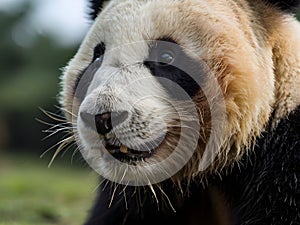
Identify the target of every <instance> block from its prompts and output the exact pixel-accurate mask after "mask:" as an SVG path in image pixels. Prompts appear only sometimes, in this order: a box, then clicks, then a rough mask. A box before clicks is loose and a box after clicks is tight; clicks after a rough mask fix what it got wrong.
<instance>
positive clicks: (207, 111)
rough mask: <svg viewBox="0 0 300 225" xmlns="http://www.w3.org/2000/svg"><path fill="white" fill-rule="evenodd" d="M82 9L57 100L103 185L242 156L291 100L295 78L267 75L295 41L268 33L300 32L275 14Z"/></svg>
mask: <svg viewBox="0 0 300 225" xmlns="http://www.w3.org/2000/svg"><path fill="white" fill-rule="evenodd" d="M91 2H92V3H93V7H94V11H93V12H92V16H93V17H94V18H95V21H94V23H93V25H92V27H91V29H90V31H89V33H88V35H87V37H86V38H85V40H84V42H83V43H82V45H81V47H80V49H79V51H78V53H77V54H76V56H75V57H74V58H73V59H72V60H71V62H70V63H69V65H68V66H67V68H66V69H65V72H64V76H63V81H62V82H63V90H62V93H61V102H62V105H63V107H64V108H65V111H66V112H67V113H66V114H67V117H68V120H70V121H71V122H72V123H73V126H74V136H75V138H76V140H77V143H78V145H79V147H80V150H81V153H82V155H83V156H84V158H85V159H86V160H87V161H88V162H89V163H90V165H91V166H92V167H93V168H94V169H95V170H97V171H98V172H99V173H100V174H101V175H102V176H104V177H105V178H107V179H110V180H113V181H115V182H121V183H125V184H131V185H146V184H151V183H158V182H161V181H163V180H165V179H167V178H170V177H173V178H174V179H175V178H176V179H179V180H180V179H182V178H187V179H190V178H191V177H193V176H195V175H206V174H208V173H210V172H216V171H220V170H221V169H222V168H226V167H228V166H229V165H232V164H233V163H234V162H237V161H238V159H239V158H240V157H241V156H242V155H243V154H244V153H245V152H247V150H249V149H250V147H251V146H252V144H253V143H254V142H255V138H256V137H258V136H259V134H260V133H261V131H262V130H263V129H264V127H265V126H266V125H267V123H268V122H270V115H271V113H272V112H274V114H273V118H279V117H282V116H284V115H285V114H286V113H287V112H288V111H290V110H292V108H293V107H295V105H296V104H298V103H299V101H298V100H299V99H298V97H297V95H296V94H295V93H294V90H297V85H298V83H297V82H299V78H297V79H296V78H294V77H295V76H294V74H292V75H291V76H287V77H285V78H284V79H285V80H284V81H283V80H280V79H281V78H278V77H276V75H277V74H276V73H277V72H276V71H277V63H281V62H279V61H280V60H282V58H281V54H283V53H284V51H287V52H288V51H292V48H295V49H300V47H299V43H296V42H297V37H299V35H298V36H296V37H289V40H290V43H289V45H287V44H286V41H285V40H284V37H283V36H282V35H278V32H282V30H283V29H286V30H287V32H290V33H291V30H292V29H293V30H294V31H295V30H296V32H299V25H298V24H297V22H296V21H295V20H294V19H293V18H292V17H291V16H288V15H285V14H283V13H281V12H280V11H279V10H278V9H277V7H272V6H269V5H265V2H264V1H245V0H240V1H227V0H224V1H223V0H221V1H193V0H185V1H176V0H175V1H174V0H164V1H160V0H147V1H146V0H145V1H138V0H113V1H91ZM251 2H252V3H251ZM253 2H255V4H254V3H253ZM100 8H101V10H100ZM100 11H101V12H100ZM263 14H264V17H263V16H261V15H263ZM271 20H272V21H271ZM284 23H287V24H289V28H284V27H286V26H285V25H284ZM287 35H289V34H287ZM282 45H285V47H284V48H285V49H282V48H281V47H282ZM290 45H291V46H290ZM277 48H278V49H277ZM289 48H290V49H289ZM298 52H299V51H298ZM275 53H276V55H275ZM297 54H298V55H295V56H292V63H291V64H298V65H299V64H300V62H299V53H297ZM286 63H290V62H289V61H286ZM279 69H281V68H279ZM282 70H284V69H282ZM290 70H293V69H290ZM294 70H295V71H292V73H293V72H294V73H295V74H296V73H297V74H298V77H299V66H298V67H297V68H294ZM282 72H284V71H279V72H278V73H282ZM291 77H292V78H291ZM290 78H291V79H290ZM293 79H295V80H294V81H295V82H294V83H292V81H293ZM283 82H285V83H284V84H283V85H285V86H284V89H285V90H284V91H280V90H279V89H280V88H278V87H277V86H276V85H281V84H282V83H283ZM286 83H289V85H290V86H286ZM293 85H294V86H295V85H296V86H295V87H294V86H293ZM281 86H282V85H281ZM281 86H280V87H281ZM286 88H288V89H289V90H286ZM280 104H281V105H284V106H282V107H280V110H277V111H276V110H275V109H277V108H279V107H278V105H280ZM275 111H276V112H275ZM273 122H276V119H274V121H273Z"/></svg>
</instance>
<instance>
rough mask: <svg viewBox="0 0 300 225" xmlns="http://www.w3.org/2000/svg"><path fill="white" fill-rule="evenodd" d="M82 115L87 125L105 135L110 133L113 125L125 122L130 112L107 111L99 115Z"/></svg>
mask: <svg viewBox="0 0 300 225" xmlns="http://www.w3.org/2000/svg"><path fill="white" fill-rule="evenodd" d="M80 116H81V119H82V120H83V122H84V123H85V124H86V125H87V126H89V127H91V128H93V129H95V130H97V133H98V134H102V135H105V134H107V133H109V132H110V131H111V130H112V128H113V127H116V126H117V125H120V124H121V123H123V122H124V121H125V120H126V119H127V118H128V112H126V111H120V112H106V113H102V114H97V115H92V114H90V113H80Z"/></svg>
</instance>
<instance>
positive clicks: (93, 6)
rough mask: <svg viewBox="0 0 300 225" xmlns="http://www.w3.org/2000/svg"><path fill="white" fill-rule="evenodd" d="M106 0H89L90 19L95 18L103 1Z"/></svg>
mask: <svg viewBox="0 0 300 225" xmlns="http://www.w3.org/2000/svg"><path fill="white" fill-rule="evenodd" d="M105 1H106V0H89V6H90V12H89V15H90V17H91V19H92V20H95V19H96V17H97V16H98V14H99V13H100V11H101V9H102V8H103V3H104V2H105Z"/></svg>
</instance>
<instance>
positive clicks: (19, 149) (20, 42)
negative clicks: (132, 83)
mask: <svg viewBox="0 0 300 225" xmlns="http://www.w3.org/2000/svg"><path fill="white" fill-rule="evenodd" d="M54 5H55V7H54ZM84 7H85V6H84V0H76V1H74V0H0V30H1V32H0V225H4V224H5V225H51V224H56V225H77V224H78V225H79V224H81V223H82V221H83V220H84V218H85V217H86V216H87V213H88V210H89V208H90V206H91V204H92V202H93V197H94V195H95V189H96V187H97V176H96V174H94V173H92V172H91V170H90V169H89V168H88V167H87V166H86V165H85V163H84V162H83V160H82V159H81V158H80V155H79V154H78V153H77V154H73V153H74V150H75V148H70V149H69V150H68V151H67V152H66V153H65V154H64V157H60V156H59V157H58V159H56V160H55V161H54V164H53V165H52V167H51V168H49V169H48V167H47V166H48V163H49V161H50V159H51V157H52V155H53V153H54V150H52V151H49V152H48V153H47V154H46V155H45V156H44V157H43V158H40V156H41V154H42V153H43V152H45V151H46V150H47V149H48V148H49V147H51V146H52V145H54V144H55V143H57V142H58V141H59V140H60V139H61V137H62V136H63V134H58V135H55V136H53V137H51V138H49V139H46V140H42V139H43V138H44V137H45V136H46V135H47V134H46V133H43V132H42V130H47V129H48V128H50V127H49V126H46V125H44V124H42V123H39V122H37V121H36V118H39V119H40V120H43V121H46V122H49V123H53V122H55V121H53V120H51V119H50V118H48V117H47V116H46V115H44V114H43V113H42V111H41V110H40V109H39V107H41V108H43V109H45V110H47V111H51V112H55V113H60V112H59V110H58V108H57V107H55V106H57V105H58V103H57V93H58V90H59V76H60V74H61V70H60V69H61V68H63V67H64V66H65V64H66V62H67V61H68V60H69V59H70V58H71V57H72V56H73V55H74V54H75V52H76V49H77V48H78V46H79V43H80V41H81V39H82V38H83V35H84V32H85V31H86V29H87V27H88V21H87V20H84V18H86V16H84V10H83V8H84ZM75 8H78V9H79V8H82V11H81V13H77V11H76V10H73V9H75ZM298 17H299V18H300V16H298ZM80 19H81V20H80ZM82 19H83V20H82ZM66 21H68V22H66Z"/></svg>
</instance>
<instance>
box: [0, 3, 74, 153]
mask: <svg viewBox="0 0 300 225" xmlns="http://www.w3.org/2000/svg"><path fill="white" fill-rule="evenodd" d="M29 9H30V5H27V6H26V7H23V8H22V9H21V10H19V11H16V12H15V13H14V14H8V13H1V14H0V30H1V35H0V151H1V150H4V149H19V150H20V149H22V150H26V151H28V150H34V149H43V148H45V146H44V145H50V144H51V143H50V142H51V140H50V141H49V143H47V144H45V143H43V142H41V139H42V137H43V136H44V135H43V134H42V132H41V130H42V128H45V126H42V125H41V124H39V123H38V122H36V121H35V118H36V117H39V118H45V117H44V116H42V115H41V112H40V110H39V107H42V108H45V109H47V110H50V111H57V109H55V108H53V106H54V105H57V99H56V98H57V97H56V96H57V93H58V89H59V85H58V84H59V76H60V74H61V71H60V68H62V67H63V66H64V65H65V63H66V62H67V61H68V60H69V59H70V58H71V57H72V55H73V54H74V52H75V50H74V49H75V46H74V47H62V46H58V45H57V44H56V43H55V42H54V41H53V40H52V39H50V38H49V37H47V36H42V35H39V36H35V37H34V39H33V40H32V42H31V43H30V44H29V45H22V44H20V43H18V42H17V41H16V38H17V39H18V38H22V36H18V37H15V35H22V30H21V32H20V30H17V31H18V32H16V29H19V28H18V24H19V23H20V21H22V19H23V18H25V16H26V15H27V13H28V12H29V11H30V10H29ZM23 29H24V28H23ZM52 142H55V140H54V139H52Z"/></svg>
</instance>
